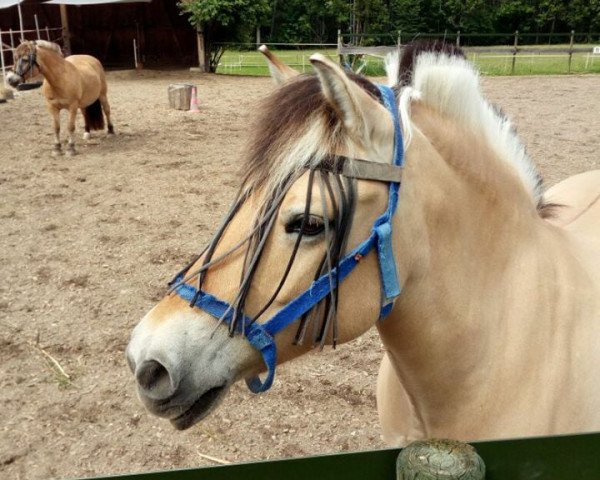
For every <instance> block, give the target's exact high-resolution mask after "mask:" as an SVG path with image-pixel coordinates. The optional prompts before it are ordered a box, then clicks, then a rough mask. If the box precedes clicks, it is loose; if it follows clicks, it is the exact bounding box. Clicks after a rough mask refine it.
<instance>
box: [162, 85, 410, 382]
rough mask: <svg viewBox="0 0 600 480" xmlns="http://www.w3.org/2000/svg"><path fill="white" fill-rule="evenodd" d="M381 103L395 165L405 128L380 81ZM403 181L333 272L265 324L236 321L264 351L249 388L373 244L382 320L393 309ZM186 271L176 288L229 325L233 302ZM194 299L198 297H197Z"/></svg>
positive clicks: (271, 370)
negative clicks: (283, 335)
mask: <svg viewBox="0 0 600 480" xmlns="http://www.w3.org/2000/svg"><path fill="white" fill-rule="evenodd" d="M378 88H379V90H380V92H381V94H382V97H383V102H384V105H385V107H386V108H387V110H388V111H389V112H390V114H391V116H392V120H393V123H394V158H393V165H395V166H397V167H402V166H403V161H404V148H403V143H402V131H401V129H400V116H399V114H398V106H397V103H396V97H395V95H394V92H393V91H392V89H391V88H389V87H386V86H383V85H379V86H378ZM399 189H400V183H399V182H395V181H390V182H389V195H388V205H387V209H386V210H385V212H384V213H383V214H381V215H380V216H379V217H378V218H377V219H376V220H375V222H374V224H373V227H372V229H371V234H370V235H369V238H367V239H366V240H365V241H364V242H362V243H361V244H360V245H358V246H357V247H356V248H355V249H354V250H352V251H351V252H350V253H348V254H347V255H346V256H345V257H344V258H343V259H342V260H340V262H339V264H338V266H337V267H336V268H334V269H333V270H332V272H330V273H326V274H324V275H322V276H321V277H319V278H318V279H317V280H315V281H314V282H313V283H312V284H311V285H310V286H309V287H308V289H307V290H306V291H304V292H303V293H302V294H300V295H298V296H297V297H296V298H295V299H294V300H292V301H291V302H290V303H288V304H287V305H286V306H285V307H283V308H282V309H281V310H279V311H278V312H277V313H275V315H273V316H272V317H271V318H270V319H269V320H267V321H266V322H264V323H261V324H259V323H257V322H253V321H252V319H251V318H249V317H248V316H246V315H243V316H242V318H241V320H240V322H239V323H238V324H237V326H238V328H237V330H238V331H239V333H243V335H244V336H245V337H246V339H247V340H248V341H249V342H250V344H251V345H252V346H253V347H254V348H255V349H256V350H258V351H259V352H260V354H261V355H262V357H263V360H264V362H265V365H266V367H267V376H266V378H265V379H264V381H261V380H260V379H259V378H258V376H256V377H252V378H250V379H246V384H247V385H248V388H249V389H250V390H251V391H252V392H254V393H259V392H264V391H266V390H268V389H269V388H270V387H271V385H272V384H273V379H274V377H275V366H276V364H277V347H276V344H275V340H274V337H275V335H277V333H279V332H280V331H282V330H283V329H285V328H286V327H287V326H288V325H290V324H291V323H293V322H294V321H295V320H297V319H298V318H300V317H301V316H302V315H304V314H305V313H306V312H308V311H309V310H310V309H311V308H313V307H314V306H315V305H317V304H318V303H319V302H320V301H321V300H323V299H324V298H325V297H326V296H327V295H328V294H329V293H330V292H331V290H332V288H335V287H337V284H338V282H339V283H341V282H342V281H343V280H344V279H345V278H346V277H347V276H348V275H349V274H350V272H352V270H354V268H355V267H356V266H357V265H358V263H359V262H360V260H361V259H362V258H363V257H364V256H366V255H367V254H368V253H369V252H370V251H371V250H373V249H374V248H375V249H376V251H377V256H378V259H379V271H380V273H381V286H382V300H381V310H380V313H379V318H380V319H383V318H384V317H385V316H387V315H388V314H389V313H390V311H391V310H392V306H393V304H394V300H395V299H396V297H397V296H398V295H399V294H400V282H399V279H398V272H397V270H396V262H395V260H394V252H393V249H392V222H391V220H392V216H393V215H394V212H395V211H396V206H397V205H398V192H399ZM183 276H184V274H183V273H181V274H179V275H178V276H177V277H176V278H175V279H174V280H173V282H172V284H174V285H176V286H175V288H174V290H173V291H174V292H175V293H176V294H177V295H179V296H180V297H181V298H182V299H184V300H186V301H188V302H190V303H191V302H194V303H193V304H192V306H194V307H198V308H200V309H201V310H203V311H205V312H206V313H208V314H209V315H211V316H213V317H215V318H217V319H221V320H222V321H224V322H225V323H227V324H228V325H229V324H230V323H231V321H232V318H233V316H234V311H233V308H232V307H231V305H229V303H227V302H225V301H223V300H220V299H218V298H217V297H215V296H213V295H211V294H210V293H206V292H204V291H202V290H201V291H198V289H196V288H195V287H193V286H191V285H189V284H187V283H182V281H183ZM194 299H195V300H194Z"/></svg>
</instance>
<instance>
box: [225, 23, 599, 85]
mask: <svg viewBox="0 0 600 480" xmlns="http://www.w3.org/2000/svg"><path fill="white" fill-rule="evenodd" d="M415 39H424V40H438V41H443V42H448V43H454V44H456V45H458V46H461V47H462V48H463V49H464V50H465V53H466V54H467V56H468V57H469V59H470V60H472V61H473V62H474V63H475V64H476V66H477V67H478V69H479V70H480V71H481V73H483V74H484V75H535V74H568V73H600V33H585V34H583V33H576V32H569V33H520V32H518V31H517V32H513V33H497V34H471V33H468V34H466V33H461V32H443V33H428V34H425V33H415V34H413V33H410V32H402V31H398V32H390V33H385V34H369V35H366V34H360V35H358V34H342V33H341V32H340V33H339V34H338V42H337V43H335V44H333V43H325V44H310V43H292V44H290V43H271V44H269V43H267V44H266V45H267V46H268V47H269V49H271V50H274V51H276V52H277V55H278V56H279V57H280V58H281V59H282V60H283V61H284V62H285V63H286V64H288V65H289V66H291V67H293V68H295V69H297V70H299V71H301V72H307V71H310V70H311V69H312V67H311V64H310V61H309V57H310V56H311V55H312V54H313V53H315V52H319V53H322V54H324V55H326V56H328V57H330V58H331V59H333V60H336V61H339V62H340V63H341V64H342V65H344V66H345V67H347V68H351V69H352V70H354V71H358V72H360V73H364V74H367V75H373V76H379V75H384V74H385V71H384V62H383V57H385V55H386V54H387V53H389V52H391V51H395V50H396V49H397V48H402V46H403V45H404V44H406V43H408V42H410V41H413V40H415ZM219 46H220V48H223V49H224V50H225V52H224V54H223V56H222V57H221V61H220V63H219V65H218V68H217V73H223V74H233V75H268V68H267V66H266V63H265V61H264V59H263V58H262V56H261V55H260V54H259V53H258V52H257V51H256V49H257V47H258V46H259V45H258V44H256V43H246V44H240V43H228V44H219Z"/></svg>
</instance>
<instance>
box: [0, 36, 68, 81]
mask: <svg viewBox="0 0 600 480" xmlns="http://www.w3.org/2000/svg"><path fill="white" fill-rule="evenodd" d="M38 47H41V48H44V49H46V50H50V51H53V52H55V53H57V54H59V55H60V56H62V52H61V49H60V46H58V45H57V44H56V43H52V42H47V41H45V40H35V41H24V42H22V43H21V44H20V45H19V46H18V47H17V48H16V49H15V50H14V52H13V58H14V62H13V63H14V69H13V71H12V72H9V73H8V75H7V77H6V79H7V80H8V83H9V84H10V85H11V86H12V87H16V86H18V85H20V84H21V83H24V82H26V81H27V79H31V78H33V77H35V76H37V75H39V74H41V73H42V69H41V67H40V64H39V63H38Z"/></svg>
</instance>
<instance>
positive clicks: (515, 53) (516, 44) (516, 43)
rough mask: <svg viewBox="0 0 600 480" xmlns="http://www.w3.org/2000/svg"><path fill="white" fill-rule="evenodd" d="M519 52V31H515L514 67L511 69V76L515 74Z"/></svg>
mask: <svg viewBox="0 0 600 480" xmlns="http://www.w3.org/2000/svg"><path fill="white" fill-rule="evenodd" d="M518 50H519V31H518V30H517V31H515V42H514V48H513V57H512V66H511V68H510V74H511V75H514V74H515V63H516V62H517V51H518Z"/></svg>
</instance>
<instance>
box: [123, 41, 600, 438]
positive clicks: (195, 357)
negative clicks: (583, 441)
mask: <svg viewBox="0 0 600 480" xmlns="http://www.w3.org/2000/svg"><path fill="white" fill-rule="evenodd" d="M263 53H265V54H266V55H267V56H268V58H269V59H270V68H271V70H272V72H275V74H274V78H275V79H276V81H278V82H279V83H280V84H281V86H280V87H279V88H278V89H277V90H276V91H275V92H274V93H273V94H272V95H271V96H270V97H269V98H268V99H267V100H266V101H265V103H264V104H263V105H262V109H261V111H260V112H259V114H258V121H257V123H256V126H255V129H256V130H255V131H254V132H253V134H254V140H253V141H252V142H251V144H250V148H249V153H248V156H247V158H246V161H245V163H244V164H243V171H244V172H245V176H244V179H243V182H242V185H241V189H240V194H239V196H238V198H237V200H236V202H235V204H234V206H233V208H232V209H231V211H230V213H229V214H228V215H227V216H226V218H225V220H224V222H223V224H222V226H221V227H220V228H219V229H218V231H217V233H216V235H215V237H214V239H213V241H211V243H210V244H209V246H208V248H207V249H206V250H205V251H204V252H203V253H201V254H200V255H199V256H198V257H197V258H196V259H195V260H194V261H193V262H192V263H191V264H190V265H189V266H188V267H186V268H184V269H183V270H182V271H181V272H180V273H179V274H178V275H177V276H176V277H175V279H174V281H173V283H172V286H171V291H170V292H169V294H168V295H166V296H165V298H164V299H163V300H162V301H161V302H160V303H158V305H156V306H155V307H154V308H153V309H152V310H151V311H150V312H149V313H148V314H147V315H146V316H145V317H144V318H143V319H142V321H141V322H140V323H139V324H138V325H137V326H136V328H135V330H134V331H133V333H132V337H131V340H130V343H129V345H128V348H127V359H128V363H129V366H130V368H131V370H132V371H133V372H134V375H135V378H136V381H137V389H138V393H139V397H140V399H141V401H142V402H143V404H144V405H145V406H146V407H147V409H148V410H149V411H150V412H151V413H153V414H155V415H158V416H161V417H164V418H167V419H169V420H170V421H171V423H172V424H173V425H174V426H175V427H176V428H178V429H184V428H188V427H190V426H191V425H193V424H194V423H196V422H197V421H199V420H200V419H202V418H204V417H205V416H206V415H207V414H208V413H209V412H210V411H211V410H212V409H214V408H215V406H216V405H218V403H219V401H220V400H221V399H222V398H223V396H224V395H225V393H226V392H227V390H228V389H229V387H230V386H231V385H232V384H233V383H234V382H236V381H238V380H240V379H246V380H247V383H248V385H249V386H250V388H251V390H252V391H256V392H259V391H264V390H266V389H267V388H268V386H269V385H270V383H269V382H270V381H272V379H273V374H274V365H275V364H276V363H282V362H285V361H288V360H291V359H293V358H295V357H298V356H300V355H303V354H305V353H307V352H309V351H310V350H311V349H312V348H313V346H314V345H321V346H322V345H324V344H335V343H343V342H346V341H348V340H351V339H354V338H356V337H357V336H359V335H360V334H362V333H363V332H365V331H366V330H367V329H369V328H371V327H372V326H374V325H376V326H377V328H378V330H379V333H380V336H381V339H382V341H383V343H384V346H385V350H386V353H385V355H384V358H383V361H382V364H381V369H380V373H379V378H378V382H377V402H378V410H379V415H380V421H381V424H382V428H383V434H384V439H385V440H386V441H387V442H389V443H390V444H394V445H403V444H405V443H407V442H408V441H410V440H412V439H418V438H426V437H446V438H448V437H449V438H456V439H460V440H476V439H490V438H506V437H519V436H532V435H553V434H560V433H570V432H589V431H594V430H600V370H599V369H598V365H600V268H598V266H599V265H600V204H599V202H598V198H599V194H600V171H594V172H590V173H587V174H582V175H579V176H577V177H574V178H572V179H569V180H567V181H566V182H565V183H563V184H559V185H557V186H556V187H554V188H553V189H551V190H550V191H549V192H544V190H543V186H542V183H541V181H540V177H539V175H538V173H537V170H536V168H535V166H534V164H533V162H532V161H531V159H530V158H529V157H528V155H527V153H526V150H525V148H524V146H523V144H522V143H521V141H520V140H519V138H518V136H517V135H516V132H515V129H514V127H513V126H512V124H511V122H510V121H509V120H508V119H507V118H506V117H505V116H504V115H503V114H501V113H500V111H499V110H498V109H496V108H494V107H493V106H492V105H490V104H489V103H488V102H487V101H486V100H485V98H484V97H483V95H482V93H481V89H480V85H479V78H478V74H477V72H476V71H475V70H474V68H473V67H472V66H471V65H470V64H469V62H468V61H467V60H466V59H465V58H464V56H463V55H462V54H461V52H460V51H459V50H457V49H455V48H452V47H448V46H440V45H434V46H416V47H407V48H406V49H405V50H404V53H403V56H402V59H401V61H400V60H398V59H396V60H394V61H392V62H390V64H389V65H388V77H389V78H388V81H389V83H390V86H391V87H392V88H393V90H391V89H386V88H383V87H382V88H377V87H376V86H375V85H373V84H372V83H371V82H370V81H369V80H367V79H365V78H362V77H359V76H357V75H353V74H349V73H345V72H344V71H343V70H342V69H341V68H340V67H339V66H338V65H337V64H334V63H333V62H331V61H329V60H328V59H326V58H325V57H323V56H322V55H313V56H312V57H311V62H312V64H313V66H314V69H315V71H316V75H301V76H297V75H295V74H292V73H291V72H290V70H289V69H287V68H283V67H282V66H281V64H280V62H279V61H278V60H277V59H275V58H274V57H273V56H272V55H271V54H269V53H268V52H263ZM390 96H391V97H392V99H393V100H392V102H391V103H390V102H389V100H390ZM384 105H385V106H384ZM396 108H397V109H398V110H399V111H400V115H398V114H397V112H396ZM398 118H399V119H400V122H401V132H402V135H400V126H399V123H398ZM274 119H277V121H274ZM402 147H404V149H405V155H404V156H402ZM400 165H403V168H401V167H400ZM399 169H400V170H402V172H401V173H402V178H401V187H399V183H398V182H399V180H400V179H399ZM398 188H399V192H398V190H397V189H398ZM552 203H554V204H558V205H552ZM396 206H397V208H395V207H396ZM350 267H352V268H353V270H350V273H348V270H349V269H350ZM240 279H241V280H240ZM315 302H316V303H315ZM307 305H308V306H307ZM384 317H385V318H384ZM265 371H266V372H267V378H266V380H264V381H261V380H260V379H259V378H258V377H257V375H258V374H259V373H261V374H262V373H263V372H265Z"/></svg>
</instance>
